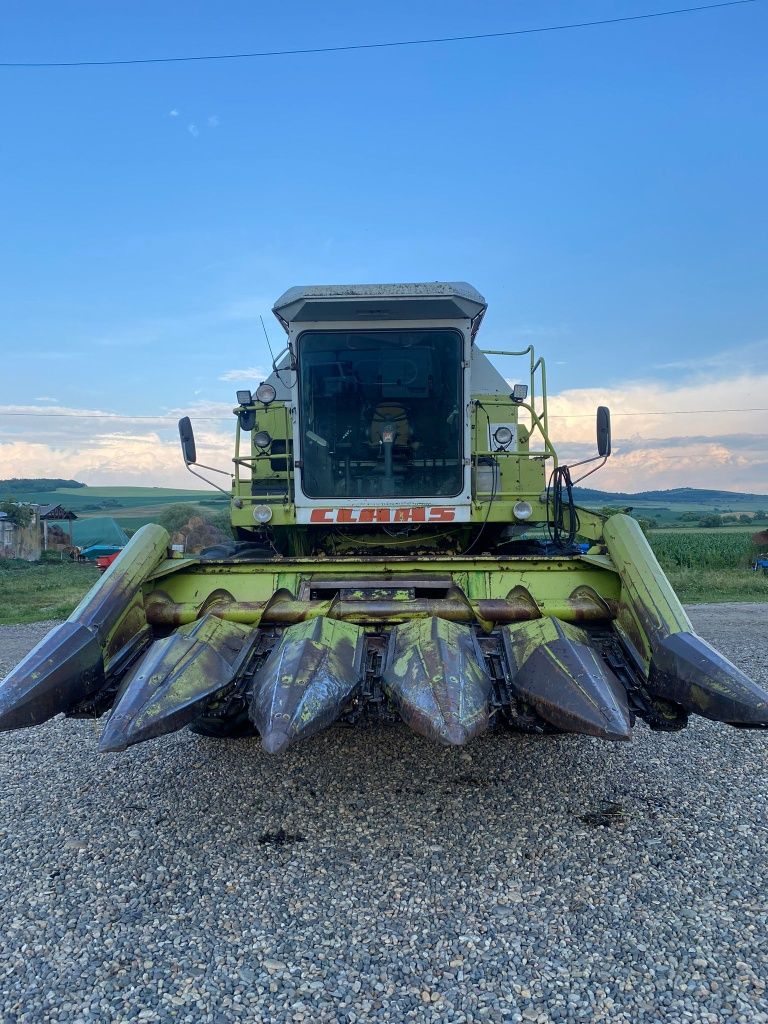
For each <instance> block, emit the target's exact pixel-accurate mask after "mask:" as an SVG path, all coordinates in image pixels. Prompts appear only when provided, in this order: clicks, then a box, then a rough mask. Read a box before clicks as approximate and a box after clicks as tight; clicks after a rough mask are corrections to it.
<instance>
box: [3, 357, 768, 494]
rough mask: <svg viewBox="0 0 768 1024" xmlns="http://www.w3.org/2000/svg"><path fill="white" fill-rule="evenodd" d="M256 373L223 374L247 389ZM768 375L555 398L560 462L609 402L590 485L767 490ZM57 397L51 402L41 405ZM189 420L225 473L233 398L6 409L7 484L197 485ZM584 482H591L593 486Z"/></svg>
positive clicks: (582, 445)
mask: <svg viewBox="0 0 768 1024" xmlns="http://www.w3.org/2000/svg"><path fill="white" fill-rule="evenodd" d="M266 375H267V371H266V370H265V369H264V368H263V367H260V366H251V367H244V368H241V369H232V370H226V371H224V372H223V373H222V374H221V375H220V379H221V380H223V381H226V382H230V383H236V384H242V385H244V386H251V385H252V384H253V383H256V382H258V381H259V380H263V379H264V377H265V376H266ZM766 396H768V372H766V373H763V374H759V373H741V372H740V373H739V374H735V375H731V376H729V377H726V376H720V377H713V378H712V379H711V380H706V379H700V378H697V379H696V380H694V381H688V382H683V383H680V384H670V383H667V382H663V381H661V382H660V381H654V380H648V381H630V382H627V383H625V384H621V385H616V386H611V387H604V388H599V387H596V388H572V389H568V390H566V391H562V392H560V393H558V394H553V395H551V396H550V401H549V413H550V431H551V434H552V440H553V442H554V443H555V446H556V448H557V450H558V452H559V454H560V457H561V461H571V462H574V461H577V460H578V459H579V458H587V457H588V456H589V455H591V454H592V453H593V452H594V450H595V440H594V438H595V424H594V410H595V408H596V406H598V405H608V406H609V407H610V408H611V411H612V417H613V440H614V454H613V455H612V457H611V458H610V459H609V461H608V464H607V466H606V467H605V468H604V469H602V470H601V471H600V473H598V474H595V475H594V476H593V477H590V479H589V481H588V484H589V486H594V487H597V488H600V489H604V490H609V489H610V490H622V491H640V490H647V489H666V488H672V487H685V486H690V487H717V488H723V489H726V490H743V491H752V492H755V493H762V494H768V414H767V413H766V412H764V411H762V410H763V409H765V407H766V406H768V400H767V399H766ZM43 400H45V401H53V400H52V399H50V398H45V399H43V398H42V397H41V398H39V399H37V401H43ZM183 415H189V416H190V417H191V418H192V422H193V424H194V426H195V432H196V435H197V444H198V451H199V452H200V458H201V460H202V461H203V462H206V463H208V464H209V465H213V466H217V467H218V468H220V469H225V470H228V469H229V468H230V467H231V459H232V445H233V436H234V417H233V416H232V403H230V402H214V401H201V400H195V401H190V402H189V403H188V404H187V405H185V407H184V408H165V409H162V410H158V412H157V414H155V415H148V416H139V415H128V414H123V413H114V412H110V411H108V410H104V409H98V408H95V409H79V408H74V407H68V406H65V405H59V404H56V405H45V406H42V407H41V406H40V405H35V404H33V403H29V404H17V405H0V478H7V477H12V476H70V477H76V478H81V479H85V480H86V481H87V482H89V483H92V484H98V483H102V484H110V483H111V484H117V483H120V482H126V481H127V482H131V483H136V484H140V483H141V484H146V485H151V484H155V485H159V486H162V485H171V486H182V485H184V484H187V483H188V482H189V477H188V475H187V474H186V471H185V470H184V466H183V463H182V462H181V457H180V454H179V444H178V437H177V434H176V423H177V420H178V418H179V417H180V416H183ZM585 485H586V484H585Z"/></svg>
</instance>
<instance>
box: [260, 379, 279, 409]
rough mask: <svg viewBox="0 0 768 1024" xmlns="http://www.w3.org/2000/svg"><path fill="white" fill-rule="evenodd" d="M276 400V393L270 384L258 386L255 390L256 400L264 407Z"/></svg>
mask: <svg viewBox="0 0 768 1024" xmlns="http://www.w3.org/2000/svg"><path fill="white" fill-rule="evenodd" d="M276 398H277V392H276V391H275V389H274V388H273V387H272V385H271V384H259V386H258V387H257V388H256V399H257V401H259V402H262V403H263V404H264V405H269V403H270V402H274V400H275V399H276Z"/></svg>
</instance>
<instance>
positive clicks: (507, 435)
mask: <svg viewBox="0 0 768 1024" xmlns="http://www.w3.org/2000/svg"><path fill="white" fill-rule="evenodd" d="M493 440H494V441H495V442H496V444H500V445H501V447H502V448H506V447H507V445H508V444H510V443H511V441H512V431H511V430H510V429H509V427H499V428H498V429H497V430H496V432H495V433H494V435H493Z"/></svg>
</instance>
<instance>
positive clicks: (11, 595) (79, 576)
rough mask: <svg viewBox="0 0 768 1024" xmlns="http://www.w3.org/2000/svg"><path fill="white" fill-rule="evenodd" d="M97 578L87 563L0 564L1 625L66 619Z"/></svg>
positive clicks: (8, 562) (18, 561) (7, 562)
mask: <svg viewBox="0 0 768 1024" xmlns="http://www.w3.org/2000/svg"><path fill="white" fill-rule="evenodd" d="M98 578H99V570H98V569H97V568H96V566H95V565H93V564H88V563H86V562H79V563H78V562H23V561H20V560H18V559H9V560H7V561H5V560H3V561H0V625H4V626H12V625H17V624H19V623H24V622H41V621H44V620H46V619H65V618H66V617H67V616H68V615H69V614H70V612H71V611H72V610H73V609H74V608H75V606H76V605H77V604H78V603H79V601H80V599H81V598H82V597H83V595H84V594H85V592H86V591H87V590H88V589H89V588H90V587H92V586H93V584H94V583H95V582H96V580H97V579H98Z"/></svg>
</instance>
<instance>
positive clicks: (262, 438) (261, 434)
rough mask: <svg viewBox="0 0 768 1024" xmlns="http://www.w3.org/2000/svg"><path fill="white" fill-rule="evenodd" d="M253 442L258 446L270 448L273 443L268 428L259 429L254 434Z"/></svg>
mask: <svg viewBox="0 0 768 1024" xmlns="http://www.w3.org/2000/svg"><path fill="white" fill-rule="evenodd" d="M253 443H254V444H255V445H256V447H257V448H269V446H270V445H271V444H272V436H271V434H270V433H269V431H268V430H257V431H256V433H255V434H254V435H253Z"/></svg>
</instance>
